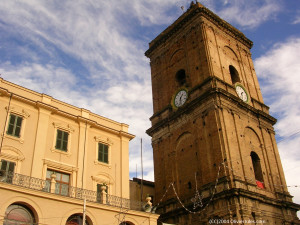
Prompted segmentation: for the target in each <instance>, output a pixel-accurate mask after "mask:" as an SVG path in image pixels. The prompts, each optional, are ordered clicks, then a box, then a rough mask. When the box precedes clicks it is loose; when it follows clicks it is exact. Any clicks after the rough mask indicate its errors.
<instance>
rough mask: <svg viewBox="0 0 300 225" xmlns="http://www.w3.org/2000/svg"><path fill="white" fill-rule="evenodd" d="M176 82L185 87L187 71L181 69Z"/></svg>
mask: <svg viewBox="0 0 300 225" xmlns="http://www.w3.org/2000/svg"><path fill="white" fill-rule="evenodd" d="M176 80H177V82H178V83H179V85H183V84H185V82H186V74H185V70H184V69H181V70H178V72H177V73H176Z"/></svg>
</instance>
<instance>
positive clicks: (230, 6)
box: [206, 0, 282, 28]
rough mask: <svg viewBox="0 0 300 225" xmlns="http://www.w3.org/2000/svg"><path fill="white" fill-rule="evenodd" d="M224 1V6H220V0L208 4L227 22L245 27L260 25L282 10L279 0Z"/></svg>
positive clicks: (211, 0) (213, 0) (212, 0)
mask: <svg viewBox="0 0 300 225" xmlns="http://www.w3.org/2000/svg"><path fill="white" fill-rule="evenodd" d="M222 2H223V6H222V8H219V6H220V2H219V0H217V1H216V0H210V1H208V3H206V4H207V5H209V8H211V9H213V10H214V11H215V12H216V13H217V15H219V16H220V17H221V18H223V19H225V20H226V21H227V22H229V23H233V24H237V25H238V26H242V27H243V28H255V27H258V26H259V25H261V24H262V23H264V22H266V21H268V20H270V19H274V18H276V15H277V13H279V12H280V11H281V10H282V7H281V4H280V1H279V0H251V1H247V0H232V1H228V0H223V1H222Z"/></svg>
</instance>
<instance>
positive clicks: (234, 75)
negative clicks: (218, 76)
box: [229, 65, 241, 84]
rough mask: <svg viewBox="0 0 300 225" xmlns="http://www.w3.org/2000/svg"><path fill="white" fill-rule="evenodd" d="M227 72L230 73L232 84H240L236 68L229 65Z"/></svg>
mask: <svg viewBox="0 0 300 225" xmlns="http://www.w3.org/2000/svg"><path fill="white" fill-rule="evenodd" d="M229 72H230V77H231V82H232V84H235V83H237V82H240V81H241V80H240V76H239V73H238V71H237V70H236V68H234V66H232V65H230V66H229Z"/></svg>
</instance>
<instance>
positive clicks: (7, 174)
mask: <svg viewBox="0 0 300 225" xmlns="http://www.w3.org/2000/svg"><path fill="white" fill-rule="evenodd" d="M3 162H6V167H5V170H3V169H2V167H3ZM11 165H13V166H12V167H13V168H12V171H10V170H11ZM16 167H17V164H16V162H13V161H9V160H6V159H1V160H0V171H1V173H2V171H4V173H3V174H2V175H1V176H2V177H4V179H5V182H6V183H12V179H13V176H14V174H15V171H16Z"/></svg>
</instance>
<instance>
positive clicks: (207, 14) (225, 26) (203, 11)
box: [145, 2, 253, 57]
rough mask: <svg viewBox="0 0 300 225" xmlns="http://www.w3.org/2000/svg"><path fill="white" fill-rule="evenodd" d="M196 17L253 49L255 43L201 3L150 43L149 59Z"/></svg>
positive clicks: (147, 54)
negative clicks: (200, 17)
mask: <svg viewBox="0 0 300 225" xmlns="http://www.w3.org/2000/svg"><path fill="white" fill-rule="evenodd" d="M196 16H197V17H199V16H202V17H204V18H206V19H208V20H209V21H211V22H213V23H214V24H216V25H217V26H218V27H219V28H221V29H222V30H225V31H226V32H227V33H230V34H231V36H233V37H234V38H236V39H238V40H239V41H240V42H241V43H243V44H245V45H246V46H247V47H248V48H249V49H250V48H251V47H252V45H253V42H252V41H251V40H249V39H248V38H247V37H246V36H245V35H244V34H243V33H242V32H241V31H239V30H238V29H236V28H235V27H234V26H232V25H230V24H229V23H227V22H226V21H225V20H223V19H221V18H220V17H219V16H217V15H216V14H215V13H213V12H212V11H210V10H209V9H207V8H206V7H204V6H203V5H202V4H200V3H199V2H197V3H196V4H192V5H191V7H190V8H189V9H188V10H187V11H186V12H185V13H184V14H183V15H182V16H180V17H179V18H178V19H177V20H176V21H175V22H174V23H173V24H172V25H170V26H169V27H167V28H166V29H165V30H164V31H163V32H162V33H161V34H160V35H158V36H157V37H156V38H155V39H154V40H153V41H151V42H150V43H149V49H148V50H147V51H146V52H145V55H146V56H147V57H150V55H151V53H152V52H153V51H154V50H155V49H156V48H158V47H159V46H160V45H162V44H164V43H165V42H166V41H167V40H168V39H169V38H170V37H171V36H172V35H173V34H175V33H176V32H177V31H178V30H180V29H181V28H182V27H184V26H186V24H187V23H188V22H190V21H191V20H192V19H193V18H195V17H196Z"/></svg>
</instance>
